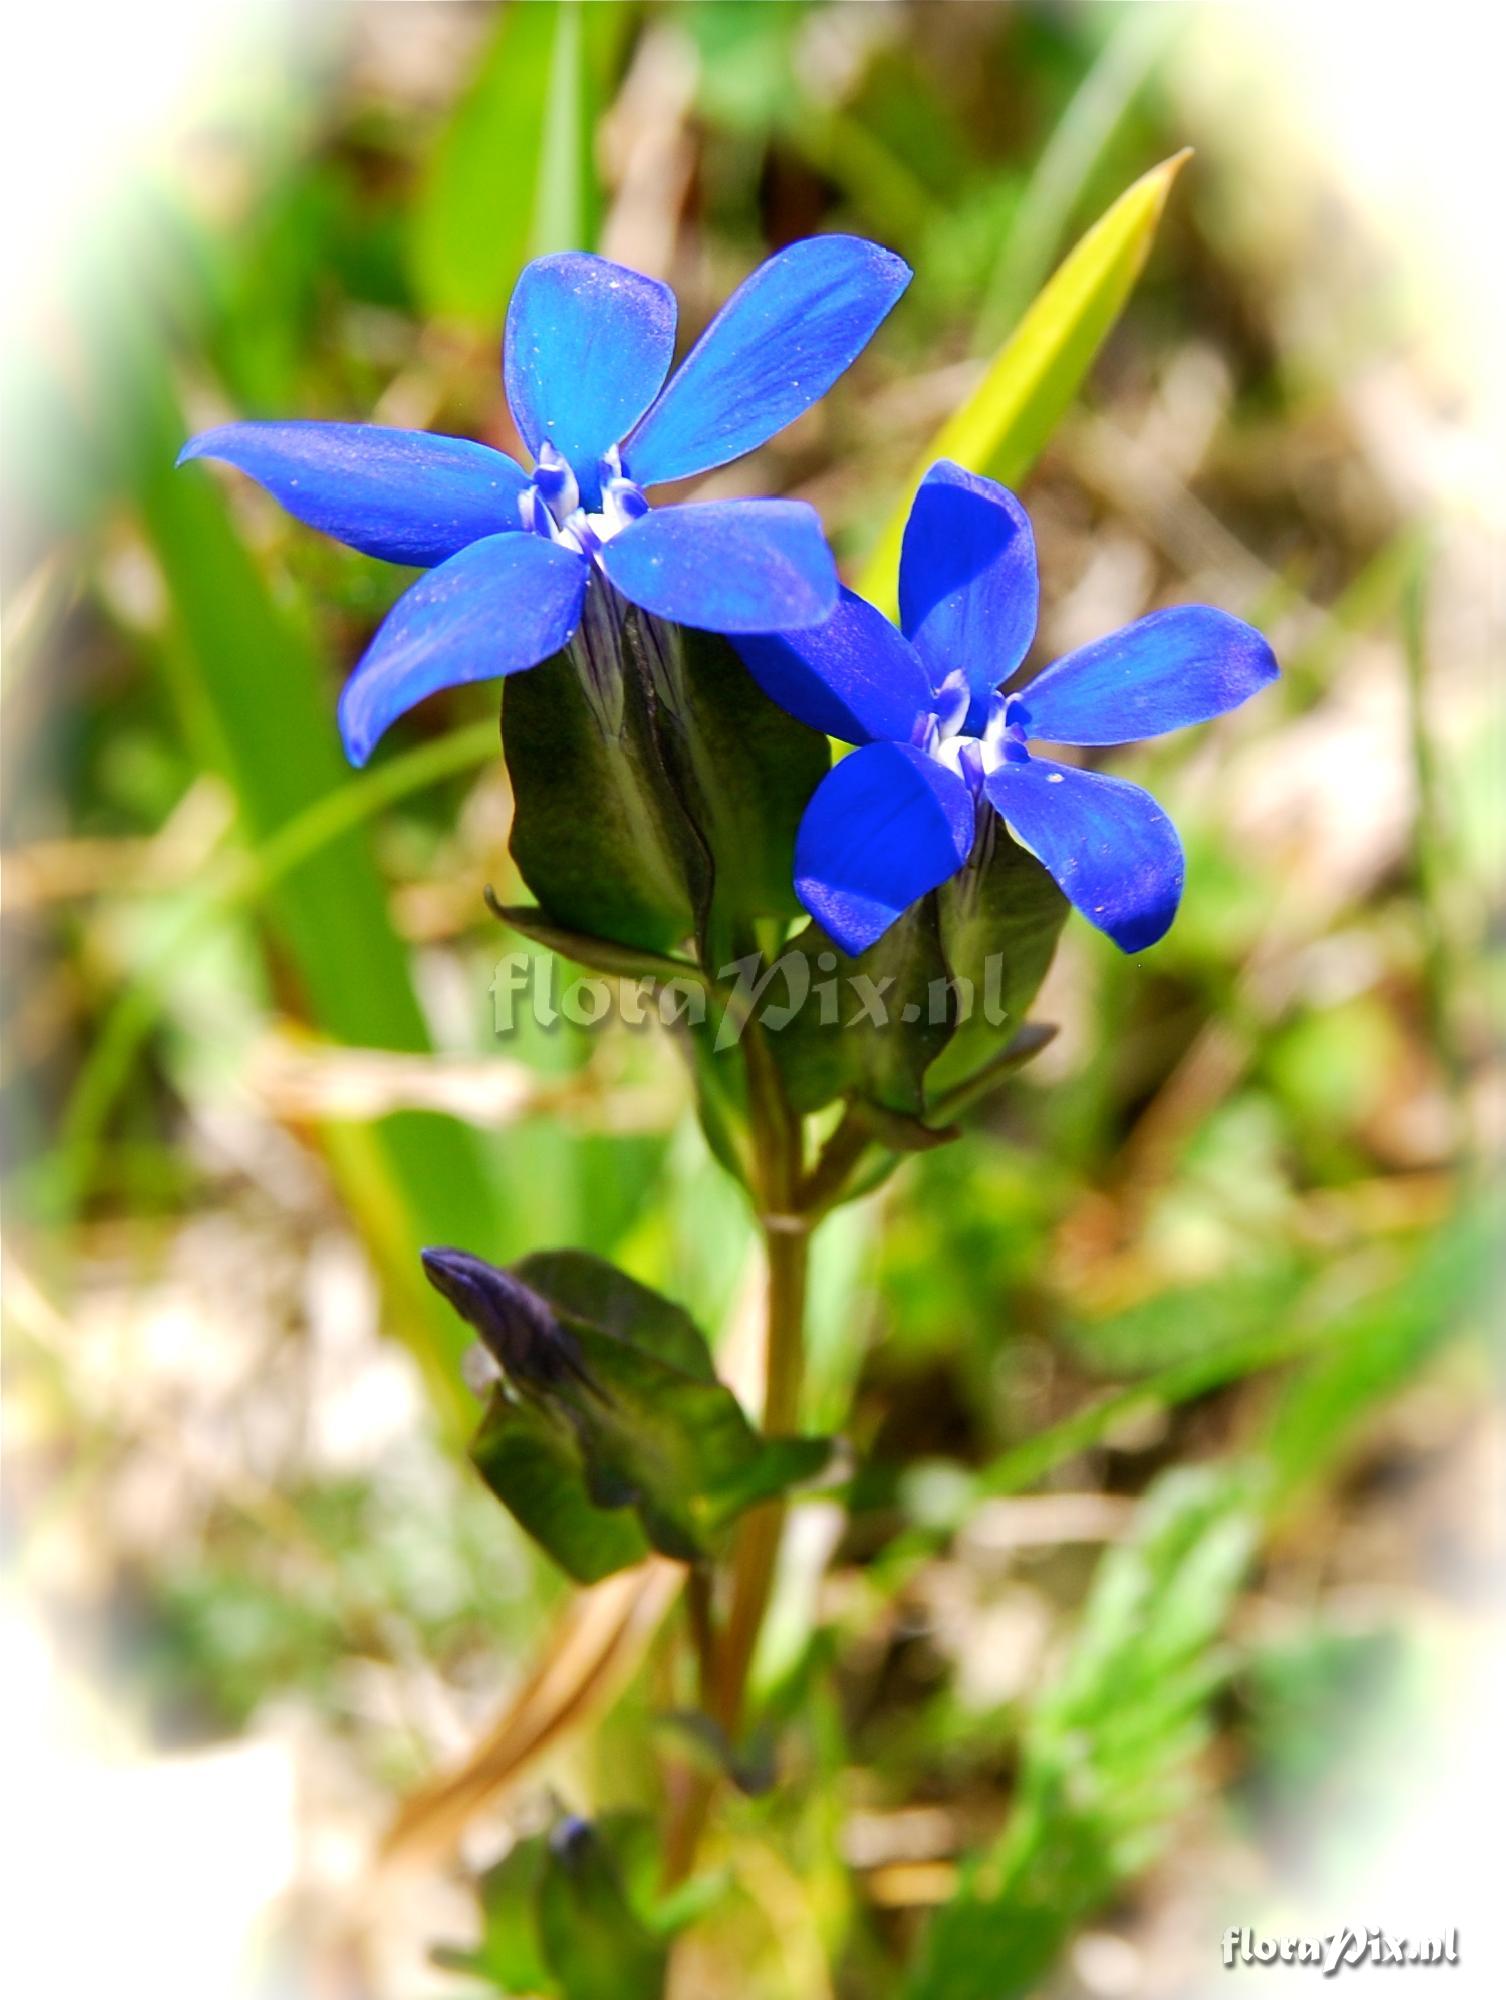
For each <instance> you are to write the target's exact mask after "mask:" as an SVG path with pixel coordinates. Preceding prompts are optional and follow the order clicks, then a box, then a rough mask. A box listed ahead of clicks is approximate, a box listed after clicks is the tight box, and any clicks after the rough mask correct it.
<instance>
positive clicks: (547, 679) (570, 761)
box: [502, 585, 711, 953]
mask: <svg viewBox="0 0 1506 2000" xmlns="http://www.w3.org/2000/svg"><path fill="white" fill-rule="evenodd" d="M596 595H597V588H596V586H595V585H593V587H592V596H593V597H595V596H596ZM585 643H586V642H585V641H584V639H578V640H577V641H576V642H575V647H574V649H573V650H572V652H568V653H560V654H557V655H556V656H555V658H554V659H552V660H547V661H545V663H544V664H543V665H542V666H538V667H534V668H532V669H531V670H530V671H529V672H528V673H526V674H516V675H514V676H513V678H512V679H511V680H510V681H509V682H508V683H507V690H506V695H505V697H504V700H503V704H502V744H503V749H504V751H505V753H506V757H507V768H508V772H509V774H510V775H511V778H512V786H513V830H512V852H513V859H514V860H515V861H516V862H517V864H518V868H519V870H520V872H521V873H522V876H523V880H524V881H525V882H526V883H527V884H528V886H529V888H530V889H531V890H532V891H533V893H534V895H535V896H536V897H537V898H538V900H539V904H540V907H541V914H542V917H543V919H544V920H546V921H548V922H549V923H551V924H554V925H557V926H559V927H561V928H563V929H565V930H569V931H574V932H577V933H579V934H581V935H583V936H587V937H594V938H600V939H605V940H609V941H610V942H612V943H614V944H619V945H627V946H630V947H632V948H635V949H645V950H648V951H651V952H655V953H662V952H667V951H672V950H673V949H674V947H675V946H676V945H678V944H679V943H680V942H681V940H682V939H684V938H686V937H688V936H689V935H690V934H691V933H692V932H693V931H694V930H695V929H696V926H697V922H698V919H699V917H700V915H701V913H703V912H704V911H705V909H706V908H707V907H708V905H709V902H710V896H711V866H710V861H709V859H708V857H707V854H706V851H705V848H704V846H703V845H702V843H701V841H700V839H699V837H698V835H697V833H696V831H695V828H694V827H693V826H692V825H691V823H690V821H689V819H688V818H687V817H686V814H685V810H684V807H683V805H682V804H681V802H680V797H679V794H678V792H677V791H676V790H675V788H674V786H673V785H672V784H671V782H670V780H669V777H668V774H667V773H666V771H665V769H664V762H663V758H662V756H661V754H660V750H659V745H658V741H657V738H656V736H655V732H654V727H653V722H652V718H651V715H650V711H649V705H648V698H647V696H646V693H645V691H644V689H643V687H642V685H641V683H640V681H639V679H638V676H637V675H636V674H633V673H626V674H625V673H623V672H622V670H621V666H620V663H619V662H617V661H616V660H615V658H612V657H607V655H608V654H615V645H614V642H613V641H612V640H611V639H610V637H609V636H608V637H606V638H605V639H593V641H592V643H593V645H594V647H595V650H596V657H597V658H598V660H599V661H600V662H601V670H602V673H603V676H604V677H605V678H607V679H608V680H609V681H610V692H609V698H608V701H607V703H606V704H605V705H606V707H607V708H608V709H609V711H610V712H609V713H607V714H606V715H605V716H604V715H603V713H602V712H601V711H602V706H603V704H600V703H598V704H595V705H593V703H592V702H591V701H590V700H588V699H587V696H586V692H585V684H584V678H583V676H584V674H585V672H586V667H585V664H584V660H583V648H584V645H585ZM578 661H579V662H581V664H579V665H578V664H577V662H578Z"/></svg>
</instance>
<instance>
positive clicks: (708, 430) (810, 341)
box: [622, 236, 911, 486]
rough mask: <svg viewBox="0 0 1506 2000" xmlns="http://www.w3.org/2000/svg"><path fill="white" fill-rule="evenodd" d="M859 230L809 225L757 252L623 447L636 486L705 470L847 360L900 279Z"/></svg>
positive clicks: (746, 444)
mask: <svg viewBox="0 0 1506 2000" xmlns="http://www.w3.org/2000/svg"><path fill="white" fill-rule="evenodd" d="M910 276H911V273H910V267H909V265H908V264H906V263H905V261H904V260H903V258H900V257H896V256H894V255H893V254H892V253H891V252H890V251H888V250H883V249H880V247H879V246H878V244H876V243H868V242H866V241H865V240H864V239H863V238H862V237H861V236H809V237H807V238H806V239H805V240H804V241H803V242H800V243H792V244H791V245H790V246H789V248H788V249H787V250H781V251H780V252H779V254H778V256H777V257H771V258H770V259H769V260H768V262H767V263H766V264H760V266H759V267H758V269H757V270H756V271H755V272H754V273H753V275H752V276H751V277H750V278H748V279H746V280H745V282H744V283H743V284H741V285H740V286H739V287H738V289H737V290H736V291H735V292H734V293H733V294H732V296H731V298H730V299H728V301H727V303H726V304H725V305H724V306H723V307H722V309H721V311H720V312H719V313H718V314H717V316H716V318H715V319H714V320H713V321H712V322H711V324H710V326H708V327H707V329H706V331H705V332H704V333H703V334H702V335H701V337H700V339H699V340H698V341H697V342H696V344H695V346H694V347H693V348H692V349H691V350H690V353H689V354H688V355H687V356H686V357H685V360H684V363H683V364H682V365H681V367H680V368H679V370H678V371H677V372H676V374H675V378H674V380H673V381H672V382H671V383H670V385H669V387H668V388H667V389H666V390H665V392H664V394H663V395H662V396H661V397H660V398H659V400H658V402H657V403H655V405H654V407H653V408H652V409H651V410H650V411H649V413H648V415H647V416H646V417H645V418H644V419H643V422H642V423H641V424H640V425H639V426H638V428H637V430H636V431H634V433H633V435H632V437H631V438H630V439H629V440H628V442H627V444H626V445H625V446H624V448H623V454H622V456H623V462H624V464H625V465H626V467H627V469H628V472H629V474H630V475H631V477H632V478H634V479H635V480H637V482H638V484H639V485H640V486H653V485H657V484H659V483H660V482H661V481H663V480H666V479H683V478H685V477H686V476H687V475H688V474H690V473H693V472H709V471H710V469H711V468H712V466H714V465H725V464H726V463H727V461H728V460H729V459H732V458H741V457H742V455H743V453H744V452H745V451H752V450H754V449H755V447H756V446H758V445H761V444H762V443H763V442H764V441H765V439H767V438H771V437H772V436H773V435H774V433H775V431H781V430H783V429H784V427H785V425H786V424H788V423H793V422H794V420H795V418H796V417H798V416H799V415H800V413H801V411H802V410H808V409H809V408H810V406H811V404H812V403H814V402H817V401H819V399H820V398H821V397H822V396H824V395H825V394H826V392H827V390H828V389H829V388H830V387H831V385H832V383H833V382H835V381H836V379H837V377H838V376H839V375H840V374H841V373H842V372H843V370H844V369H846V368H848V367H850V366H851V364H852V363H853V361H855V360H856V359H857V357H858V355H859V354H861V353H862V351H863V349H864V348H865V347H866V346H867V345H868V343H869V341H870V340H871V339H872V338H873V336H874V333H875V332H876V331H877V329H878V326H879V323H880V322H881V321H882V320H883V318H884V316H885V314H886V313H888V311H889V309H890V307H891V306H892V305H893V304H894V302H895V300H896V299H897V298H898V297H899V295H900V293H901V292H902V291H903V290H904V289H905V286H906V285H908V284H909V282H910Z"/></svg>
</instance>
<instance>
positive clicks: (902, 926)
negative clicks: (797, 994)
mask: <svg viewBox="0 0 1506 2000" xmlns="http://www.w3.org/2000/svg"><path fill="white" fill-rule="evenodd" d="M786 957H787V958H788V959H790V960H791V961H792V962H793V961H794V960H795V959H797V957H798V958H800V959H802V960H803V961H804V964H805V967H806V977H804V978H803V979H802V981H801V984H802V985H803V986H806V987H808V989H809V997H808V998H807V999H806V1000H805V1002H804V1004H803V1005H802V1006H800V1008H799V1009H798V1011H797V1012H796V1014H795V1016H794V1019H793V1020H792V1021H791V1022H790V1024H789V1025H788V1027H786V1028H784V1029H783V1030H782V1031H781V1032H778V1033H776V1034H774V1035H773V1036H772V1037H771V1040H770V1047H771V1048H772V1050H773V1052H774V1057H775V1060H776V1061H777V1062H778V1064H779V1067H780V1069H781V1070H782V1071H783V1073H784V1077H785V1081H786V1084H787V1086H788V1088H789V1092H790V1096H791V1099H792V1101H793V1102H794V1103H795V1104H796V1105H797V1106H798V1107H799V1108H800V1109H801V1110H802V1111H815V1110H819V1109H820V1107H821V1106H822V1105H823V1104H829V1103H830V1102H831V1101H832V1099H833V1098H836V1097H842V1096H851V1097H856V1098H858V1099H860V1100H863V1101H865V1102H871V1103H872V1104H874V1105H876V1106H878V1107H879V1109H880V1110H882V1111H891V1112H896V1113H898V1114H900V1115H901V1116H904V1117H909V1118H919V1117H920V1115H921V1114H922V1113H923V1111H924V1110H925V1094H924V1089H923V1079H924V1077H925V1075H926V1072H927V1070H928V1068H929V1067H930V1065H931V1064H932V1063H933V1062H934V1061H935V1059H936V1057H937V1056H938V1055H939V1053H940V1052H941V1050H942V1049H943V1048H944V1047H945V1046H946V1043H947V1041H948V1039H949V1037H950V1035H951V1033H952V1028H953V1024H954V1017H955V1007H954V1001H953V995H952V992H951V989H950V986H949V982H948V976H947V966H946V960H945V959H944V958H943V956H942V951H941V936H940V930H939V927H938V920H937V909H936V899H935V897H933V896H927V897H925V898H924V899H923V900H922V901H921V902H919V903H917V904H916V905H915V906H914V908H913V909H911V910H909V911H908V912H907V913H906V914H905V915H904V916H903V917H901V918H900V920H899V922H898V923H896V924H894V925H893V926H891V928H890V929H889V930H888V931H886V932H885V934H884V936H883V937H881V938H880V939H879V941H878V943H877V944H876V945H874V946H873V947H872V949H871V950H869V951H865V952H864V953H863V954H862V956H861V957H859V958H849V957H848V956H847V954H846V953H845V952H842V951H839V950H838V949H837V947H836V946H835V945H834V944H833V943H832V941H831V939H830V938H829V937H827V935H826V933H825V932H824V931H823V930H822V929H821V928H820V926H819V925H817V924H810V925H808V926H807V927H806V929H805V930H803V931H802V932H801V933H800V935H799V936H798V937H797V938H796V939H795V940H794V942H793V943H792V944H791V945H790V946H789V947H788V949H787V952H786ZM791 997H793V993H792V996H791Z"/></svg>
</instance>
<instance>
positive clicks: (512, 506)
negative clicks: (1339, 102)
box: [178, 423, 528, 569]
mask: <svg viewBox="0 0 1506 2000" xmlns="http://www.w3.org/2000/svg"><path fill="white" fill-rule="evenodd" d="M190 458H222V459H223V460H224V461H225V463H226V464H227V465H234V466H236V467H238V468H239V470H240V471H242V472H248V473H250V475H251V477H252V478H253V479H256V480H259V481H260V482H261V484H262V485H263V486H265V487H266V489H267V491H268V492H269V493H270V494H271V495H272V496H273V498H274V499H275V500H279V501H280V502H281V503H282V505H283V506H284V507H286V508H287V510H288V512H289V513H290V514H292V515H294V516H295V517H296V518H297V519H298V520H300V521H307V523H308V525H309V526H310V527H311V528H318V529H320V530H321V531H322V532H323V533H324V534H326V535H333V536H334V537H335V539H336V541H340V542H348V543H349V544H350V546H351V547H352V548H353V549H360V550H361V551H362V553H363V554H365V555H368V556H380V557H381V558H382V559H383V561H384V562H396V563H414V564H416V565H417V566H418V567H419V568H421V569H428V568H429V567H430V566H431V565H432V564H434V563H441V562H443V561H444V560H445V558H446V557H447V556H452V555H454V554H455V553H456V551H457V550H458V549H463V548H465V547H466V545H467V544H468V543H470V542H478V541H480V540H481V538H482V536H483V535H496V534H501V533H505V531H506V530H507V529H509V528H516V527H518V526H519V521H518V495H519V494H520V493H521V492H522V491H523V489H524V487H525V486H526V485H527V484H528V475H527V474H526V473H525V472H524V471H523V470H522V469H521V467H519V466H517V465H515V464H514V463H513V461H512V460H511V459H510V458H509V457H508V456H507V454H506V452H502V451H493V450H492V449H491V448H490V446H488V445H484V444H474V443H472V441H471V440H470V439H469V438H454V437H438V436H435V435H434V434H433V433H432V432H430V431H394V430H386V429H384V428H383V427H382V426H381V425H379V424H313V423H286V424H222V425H221V426H220V427H219V429H218V430H212V431H201V432H200V433H199V435H198V436H197V437H196V438H190V439H189V441H188V443H187V444H186V445H184V447H183V449H182V451H180V452H179V453H178V463H179V465H182V464H183V463H184V462H185V460H187V459H190Z"/></svg>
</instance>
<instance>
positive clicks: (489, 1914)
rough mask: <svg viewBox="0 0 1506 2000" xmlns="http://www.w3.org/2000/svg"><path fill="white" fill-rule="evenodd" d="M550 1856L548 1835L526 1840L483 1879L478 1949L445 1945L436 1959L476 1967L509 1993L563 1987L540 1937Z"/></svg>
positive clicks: (460, 1968)
mask: <svg viewBox="0 0 1506 2000" xmlns="http://www.w3.org/2000/svg"><path fill="white" fill-rule="evenodd" d="M547 1858H548V1845H547V1842H546V1840H545V1838H544V1836H543V1835H542V1834H535V1835H533V1836H532V1838H531V1839H528V1840H520V1841H518V1842H517V1844H516V1845H515V1846H513V1847H510V1848H509V1849H508V1851H507V1853H506V1854H505V1855H504V1856H503V1857H502V1859H501V1860H500V1861H499V1862H498V1863H497V1864H496V1866H495V1867H494V1868H489V1869H488V1870H487V1871H486V1873H485V1874H484V1875H483V1876H482V1878H481V1882H480V1885H479V1887H480V1896H481V1941H480V1943H479V1944H478V1945H477V1946H476V1948H475V1949H474V1950H461V1949H459V1948H457V1947H455V1946H452V1945H441V1946H440V1947H439V1949H438V1950H436V1951H435V1953H434V1959H435V1962H436V1964H439V1965H442V1966H445V1967H447V1968H448V1969H449V1970H451V1971H454V1972H474V1973H475V1974H477V1976H478V1977H480V1978H482V1979H486V1980H489V1981H490V1982H491V1983H492V1984H493V1985H494V1986H495V1987H496V1988H497V1990H498V1991H499V1993H505V1994H529V1995H534V1994H539V1995H544V1994H547V1995H550V1996H553V1995H555V1994H557V1993H559V1992H560V1991H561V1988H560V1986H559V1983H558V1981H557V1980H556V1979H555V1977H554V1974H553V1973H552V1972H551V1971H550V1969H549V1966H548V1964H547V1963H546V1961H545V1958H544V1952H543V1947H542V1945H541V1944H540V1941H539V1921H538V1901H539V1891H540V1889H541V1887H542V1884H543V1879H544V1869H545V1865H546V1861H547Z"/></svg>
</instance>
